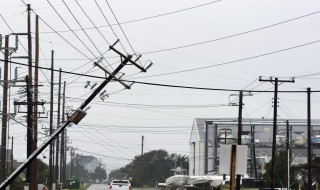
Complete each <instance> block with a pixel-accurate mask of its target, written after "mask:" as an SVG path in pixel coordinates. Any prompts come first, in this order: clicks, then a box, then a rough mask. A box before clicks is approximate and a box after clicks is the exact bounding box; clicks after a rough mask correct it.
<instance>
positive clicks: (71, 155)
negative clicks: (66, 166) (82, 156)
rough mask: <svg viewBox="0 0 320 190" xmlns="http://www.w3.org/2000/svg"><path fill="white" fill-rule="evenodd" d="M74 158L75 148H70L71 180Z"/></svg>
mask: <svg viewBox="0 0 320 190" xmlns="http://www.w3.org/2000/svg"><path fill="white" fill-rule="evenodd" d="M73 156H74V152H73V147H70V157H71V161H70V175H69V178H71V177H72V176H73V169H74V168H73Z"/></svg>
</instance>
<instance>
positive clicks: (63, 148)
mask: <svg viewBox="0 0 320 190" xmlns="http://www.w3.org/2000/svg"><path fill="white" fill-rule="evenodd" d="M65 96H66V81H64V83H63V92H62V97H63V99H62V122H65V116H64V110H65V103H66V102H65ZM66 144H67V143H66V130H63V131H62V133H61V159H60V182H61V183H62V185H63V187H65V182H66Z"/></svg>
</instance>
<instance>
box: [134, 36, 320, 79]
mask: <svg viewBox="0 0 320 190" xmlns="http://www.w3.org/2000/svg"><path fill="white" fill-rule="evenodd" d="M319 42H320V40H316V41H312V42H308V43H304V44H300V45H296V46H292V47H289V48H285V49H280V50H276V51H272V52H268V53H263V54H259V55H255V56H251V57H246V58H241V59H237V60H233V61H228V62H224V63H218V64H214V65H207V66H203V67H197V68H192V69H186V70H180V71H174V72H169V73H162V74H157V75H150V76H145V77H136V78H134V79H137V78H150V77H157V76H165V75H171V74H177V73H184V72H190V71H196V70H201V69H207V68H211V67H217V66H222V65H228V64H231V63H236V62H241V61H247V60H251V59H256V58H259V57H264V56H268V55H272V54H276V53H280V52H284V51H288V50H292V49H296V48H300V47H304V46H307V45H311V44H315V43H319Z"/></svg>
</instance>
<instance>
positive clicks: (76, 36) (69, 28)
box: [47, 0, 96, 57]
mask: <svg viewBox="0 0 320 190" xmlns="http://www.w3.org/2000/svg"><path fill="white" fill-rule="evenodd" d="M47 2H48V3H49V4H50V6H51V7H52V9H53V10H54V11H55V12H56V13H57V15H58V16H59V17H60V19H61V20H62V21H63V23H64V24H65V25H66V26H67V27H68V28H69V29H70V30H71V31H72V33H73V34H74V36H76V37H77V39H78V40H79V41H80V42H81V43H82V45H84V47H86V48H87V50H88V51H89V52H90V53H91V54H92V55H93V56H94V57H96V56H95V54H94V53H93V52H92V51H91V50H90V48H89V47H88V46H87V45H86V44H85V43H84V42H83V41H82V40H81V39H80V37H79V36H78V35H77V34H76V33H75V32H74V31H73V30H72V29H71V27H70V26H69V25H68V23H67V22H66V21H65V20H64V19H63V18H62V16H61V15H60V14H59V13H58V11H57V10H56V9H55V8H54V6H53V5H52V4H51V3H50V1H49V0H47Z"/></svg>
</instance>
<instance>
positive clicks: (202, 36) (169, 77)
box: [0, 0, 320, 170]
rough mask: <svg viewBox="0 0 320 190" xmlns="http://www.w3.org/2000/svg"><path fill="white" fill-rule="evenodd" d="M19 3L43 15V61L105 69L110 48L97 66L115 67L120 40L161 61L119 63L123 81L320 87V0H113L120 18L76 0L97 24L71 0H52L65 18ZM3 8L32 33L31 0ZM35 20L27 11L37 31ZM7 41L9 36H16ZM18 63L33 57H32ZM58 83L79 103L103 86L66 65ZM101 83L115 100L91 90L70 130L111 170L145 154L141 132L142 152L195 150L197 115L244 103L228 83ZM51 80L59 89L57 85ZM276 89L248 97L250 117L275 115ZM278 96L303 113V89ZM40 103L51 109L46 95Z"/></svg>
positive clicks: (95, 71)
mask: <svg viewBox="0 0 320 190" xmlns="http://www.w3.org/2000/svg"><path fill="white" fill-rule="evenodd" d="M24 2H25V3H27V4H28V3H30V4H31V7H32V9H33V10H34V12H35V13H36V14H38V15H39V16H40V18H41V19H40V40H41V41H40V45H41V55H40V58H41V62H40V66H42V67H50V57H51V55H50V52H51V50H54V52H55V69H59V68H61V69H62V70H64V71H73V72H76V73H86V74H89V75H94V76H100V77H103V76H104V72H103V71H102V70H100V69H99V68H96V67H93V61H96V60H97V59H99V58H100V57H101V56H100V55H101V54H102V53H103V54H104V57H105V58H106V60H104V61H103V62H102V64H104V65H105V66H106V67H108V69H109V70H112V69H114V68H115V67H116V66H117V64H118V63H119V60H120V59H119V58H118V57H116V54H115V53H114V52H112V51H108V52H106V51H107V50H108V47H109V44H112V43H114V42H115V41H116V39H117V38H119V39H120V42H121V44H119V43H118V44H117V45H116V46H115V48H117V49H118V50H120V51H121V52H123V53H125V54H127V53H128V54H133V52H136V53H137V54H142V58H141V59H140V62H139V64H141V65H148V63H149V62H150V61H152V62H153V63H154V64H153V66H152V67H151V68H150V69H149V70H148V72H147V73H138V72H139V70H138V69H137V68H135V67H134V66H132V65H129V66H126V67H125V69H124V70H123V71H122V72H124V73H125V75H124V77H123V79H127V80H134V81H140V82H148V83H157V84H167V85H176V86H189V87H203V88H211V89H217V88H223V89H233V90H239V89H245V90H266V91H270V90H271V91H272V90H273V84H272V83H269V82H264V83H262V82H259V80H258V78H259V76H263V77H264V78H268V77H270V76H273V77H280V78H281V79H289V78H291V77H295V81H296V82H295V83H284V84H281V85H280V86H279V90H287V91H304V90H306V88H307V87H310V88H311V90H320V88H319V87H318V86H317V84H318V83H319V79H320V77H319V74H320V66H319V60H320V54H319V47H320V46H319V44H320V43H319V42H320V41H319V40H320V26H319V19H320V2H319V1H315V0H310V1H297V0H294V1H292V0H290V1H289V0H283V1H275V0H272V1H270V0H260V1H253V0H251V1H249V0H248V1H236V0H233V1H227V0H220V1H208V0H197V1H191V0H175V1H169V0H161V1H159V0H158V1H156V0H135V1H124V0H109V1H108V4H109V6H110V7H111V9H112V11H113V13H114V15H115V16H116V19H115V17H114V15H113V14H112V12H111V10H110V8H109V6H108V4H107V2H106V1H105V0H96V1H95V0H81V1H78V3H79V5H80V6H81V8H82V9H83V10H84V11H85V12H86V14H87V15H88V16H89V18H90V19H91V21H92V22H93V23H94V25H95V26H96V27H97V28H95V27H94V26H93V24H92V23H91V21H90V20H89V19H88V18H87V17H86V15H85V14H84V12H83V11H82V10H81V8H80V6H79V5H78V4H77V3H76V2H75V1H74V0H65V3H66V4H67V6H66V5H65V4H64V3H63V1H60V0H51V1H50V3H51V4H52V6H53V7H54V9H55V10H56V11H57V12H58V13H59V15H60V16H61V17H62V18H63V20H64V21H62V19H61V18H60V17H59V16H58V14H57V13H56V12H55V11H54V9H53V8H52V7H51V5H50V4H49V2H48V1H46V0H42V1H36V0H25V1H24ZM96 3H97V4H98V5H99V7H98V6H97V4H96ZM67 7H68V8H69V9H70V10H71V11H72V14H73V15H74V16H75V17H76V19H77V21H76V20H75V19H74V17H73V16H72V14H71V13H70V12H69V11H68V8H67ZM99 8H100V9H101V10H102V11H103V14H104V15H102V13H101V12H100V9H99ZM0 14H1V15H2V17H3V18H4V19H5V21H6V22H7V23H8V25H9V26H10V27H11V29H12V30H13V31H14V32H26V31H27V22H26V21H27V13H26V6H25V5H24V3H23V2H22V1H18V0H10V1H8V0H2V2H1V5H0ZM34 18H35V14H34V13H32V30H33V31H34V26H35V24H34V20H35V19H34ZM105 18H106V19H105ZM64 22H65V23H67V24H68V26H69V27H70V28H71V29H72V30H73V31H74V33H73V32H71V31H70V30H69V27H68V26H66V24H65V23H64ZM108 22H109V23H110V24H111V25H112V30H111V27H110V26H108ZM0 23H1V30H0V33H1V34H2V35H3V36H4V35H6V34H9V33H11V31H10V29H9V28H8V27H7V26H6V24H5V22H4V20H3V19H0ZM117 23H120V25H121V28H120V27H119V25H118V24H117ZM79 24H80V25H81V27H82V28H83V29H84V30H85V32H86V33H84V31H83V30H81V27H80V26H79ZM52 29H54V31H53V30H52ZM123 31H124V33H123ZM99 32H100V33H101V34H102V35H103V37H102V36H101V34H100V33H99ZM57 33H58V34H59V35H58V34H57ZM115 34H116V35H115ZM61 36H62V37H63V38H62V37H61ZM76 36H78V38H80V39H81V41H82V42H81V41H80V40H79V39H78V38H77V37H76ZM87 36H89V37H90V39H89V38H88V37H87ZM127 39H128V40H127ZM10 40H11V42H13V40H14V39H13V37H11V38H10ZM90 40H91V41H92V42H93V43H92V42H91V41H90ZM3 41H4V40H3ZM20 41H21V43H22V44H23V46H24V47H25V48H26V47H27V40H26V39H25V38H23V37H21V38H20ZM128 41H129V42H128ZM108 43H109V44H108ZM93 44H94V45H93ZM11 45H13V43H12V44H11ZM33 52H34V51H33ZM105 52H106V53H105ZM18 55H26V51H25V50H24V49H23V48H22V46H19V50H18V51H17V53H15V54H13V56H18ZM2 58H3V56H2ZM14 61H17V62H21V63H26V61H25V60H14ZM15 67H17V65H12V69H14V68H15ZM19 67H21V68H19V75H20V76H25V75H26V71H27V70H26V67H24V66H19ZM40 74H41V76H40V80H41V83H42V84H43V85H44V86H43V87H41V88H40V99H44V100H46V101H47V102H49V97H50V96H49V92H50V91H49V89H50V88H49V83H48V79H49V80H50V72H49V71H47V70H42V71H40ZM282 77H283V78H282ZM62 81H66V83H67V86H66V92H67V95H66V98H67V106H68V109H69V110H70V109H76V108H77V107H79V106H80V104H81V103H82V101H83V100H84V99H85V98H86V97H88V95H89V94H90V93H91V92H92V90H90V89H89V88H84V85H85V83H86V81H90V84H94V83H95V82H97V83H98V84H100V83H101V81H102V80H101V79H97V78H89V77H80V78H79V76H76V75H71V74H63V75H62ZM55 82H58V73H55ZM105 89H106V91H107V93H108V94H109V98H106V99H105V100H104V101H102V100H101V99H99V98H96V99H95V100H94V101H93V102H92V103H91V105H90V106H91V109H89V110H88V114H87V116H86V117H85V119H84V120H83V121H82V122H81V123H80V124H79V125H78V126H73V127H71V128H69V129H68V136H69V139H70V144H69V145H70V146H73V147H75V148H78V149H79V151H77V152H78V153H80V154H81V153H83V154H85V155H87V154H88V153H87V152H93V153H96V154H99V155H95V156H96V157H97V158H101V159H102V161H103V162H104V163H106V166H107V170H111V169H115V168H119V167H121V166H124V165H125V164H126V163H128V162H129V161H130V159H132V158H133V157H134V156H135V155H139V154H140V153H141V137H142V135H144V137H145V142H144V145H145V146H144V151H149V150H154V149H166V150H168V151H169V152H170V153H179V154H186V155H188V151H189V147H188V140H189V135H190V130H191V126H192V123H193V119H194V118H203V117H212V118H214V117H237V115H238V113H237V112H238V108H237V107H234V106H227V105H228V104H229V103H230V102H237V100H236V99H237V97H236V96H230V94H232V93H233V92H229V91H214V90H193V89H183V88H168V87H163V86H152V85H143V84H134V85H133V86H132V89H131V90H123V86H122V85H120V84H119V83H115V82H113V83H111V84H110V85H108V86H107V87H106V88H105ZM17 90H18V88H12V89H11V92H12V94H11V100H13V99H14V98H16V99H18V98H19V97H18V95H17V93H16V92H17ZM55 90H56V93H57V86H55ZM1 97H2V93H1ZM55 97H57V96H55ZM272 97H273V93H272V92H266V93H254V95H253V96H246V97H245V98H244V103H245V105H244V112H243V116H244V117H247V118H261V117H265V118H272ZM279 98H280V99H279V113H278V115H279V118H282V119H287V118H288V119H305V118H306V110H307V109H306V98H307V95H306V93H301V92H300V93H280V94H279ZM20 100H23V98H21V99H20ZM319 100H320V96H319V93H313V94H312V103H313V104H312V118H313V119H319V115H320V109H319V103H320V102H319ZM55 102H56V100H55ZM11 105H12V103H11ZM11 107H12V106H11ZM45 108H46V110H47V111H48V110H49V105H46V106H45ZM21 109H24V108H21ZM55 116H56V113H55ZM16 119H17V120H19V121H22V122H23V123H25V121H24V119H25V118H24V117H23V114H18V115H17V116H16ZM10 123H12V125H11V126H12V128H11V129H10V136H14V137H15V139H16V141H15V142H14V143H15V144H14V146H15V152H14V154H15V157H16V158H18V159H22V158H24V157H25V149H26V148H25V145H24V144H25V143H26V137H25V136H26V135H25V132H26V128H25V127H24V126H22V125H20V124H16V123H15V122H14V121H13V120H11V121H10ZM13 123H14V124H13ZM48 124H49V120H48V119H43V120H42V121H41V122H39V128H40V129H39V132H41V133H44V132H45V131H44V130H43V129H41V127H42V128H46V127H48V126H49V125H48ZM39 136H40V137H43V134H39ZM39 144H41V141H39ZM81 151H85V152H81ZM44 154H48V152H45V153H44ZM108 156H109V157H112V158H107V157H108Z"/></svg>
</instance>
